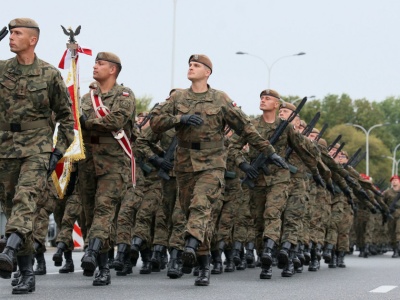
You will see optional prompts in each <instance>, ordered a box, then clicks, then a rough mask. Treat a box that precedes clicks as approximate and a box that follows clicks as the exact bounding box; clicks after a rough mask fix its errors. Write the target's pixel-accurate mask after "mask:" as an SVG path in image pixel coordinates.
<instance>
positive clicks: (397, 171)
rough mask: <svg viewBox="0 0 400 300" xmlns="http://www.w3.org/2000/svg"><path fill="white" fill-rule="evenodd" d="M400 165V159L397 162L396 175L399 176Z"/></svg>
mask: <svg viewBox="0 0 400 300" xmlns="http://www.w3.org/2000/svg"><path fill="white" fill-rule="evenodd" d="M399 163H400V159H398V160H396V173H395V174H396V175H398V174H399ZM393 175H394V174H393Z"/></svg>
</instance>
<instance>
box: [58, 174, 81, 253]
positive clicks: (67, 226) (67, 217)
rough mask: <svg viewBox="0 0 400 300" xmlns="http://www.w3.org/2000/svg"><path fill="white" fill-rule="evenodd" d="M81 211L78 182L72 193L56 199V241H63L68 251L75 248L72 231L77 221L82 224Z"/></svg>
mask: <svg viewBox="0 0 400 300" xmlns="http://www.w3.org/2000/svg"><path fill="white" fill-rule="evenodd" d="M76 181H77V180H76ZM81 213H82V203H81V198H80V197H79V188H78V185H77V184H76V185H75V188H74V191H73V193H72V194H71V195H69V196H64V199H57V200H55V205H54V220H55V222H56V224H57V227H58V228H59V232H58V234H57V238H56V243H60V242H62V243H64V244H65V245H67V247H68V248H67V251H72V250H74V241H73V238H72V231H73V229H74V225H75V222H76V221H78V223H79V225H80V224H81V223H80V216H81Z"/></svg>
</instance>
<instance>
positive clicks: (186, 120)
mask: <svg viewBox="0 0 400 300" xmlns="http://www.w3.org/2000/svg"><path fill="white" fill-rule="evenodd" d="M181 123H182V124H184V125H193V126H199V125H201V124H203V119H202V118H201V117H200V116H198V115H182V116H181Z"/></svg>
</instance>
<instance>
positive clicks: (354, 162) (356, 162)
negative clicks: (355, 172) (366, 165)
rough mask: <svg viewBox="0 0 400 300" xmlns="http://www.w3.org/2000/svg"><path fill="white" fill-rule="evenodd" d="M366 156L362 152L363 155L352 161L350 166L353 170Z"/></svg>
mask: <svg viewBox="0 0 400 300" xmlns="http://www.w3.org/2000/svg"><path fill="white" fill-rule="evenodd" d="M366 154H367V153H366V152H363V154H361V155H359V156H358V157H357V159H356V160H354V161H353V163H352V164H351V166H352V167H353V168H356V167H357V165H358V164H359V163H360V162H361V161H362V160H363V159H364V158H365V156H366Z"/></svg>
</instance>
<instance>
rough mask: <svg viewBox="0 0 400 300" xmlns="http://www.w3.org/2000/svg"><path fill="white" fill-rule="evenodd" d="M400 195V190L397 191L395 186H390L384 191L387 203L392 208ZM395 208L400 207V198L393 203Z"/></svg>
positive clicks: (384, 198)
mask: <svg viewBox="0 0 400 300" xmlns="http://www.w3.org/2000/svg"><path fill="white" fill-rule="evenodd" d="M398 196H400V191H397V192H396V191H395V190H394V189H393V188H389V189H387V190H385V191H384V192H383V200H384V201H385V203H386V205H387V206H388V207H389V209H390V208H391V206H392V204H393V201H394V200H395V198H396V197H398ZM393 208H394V209H400V200H398V201H397V202H396V204H394V205H393Z"/></svg>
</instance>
